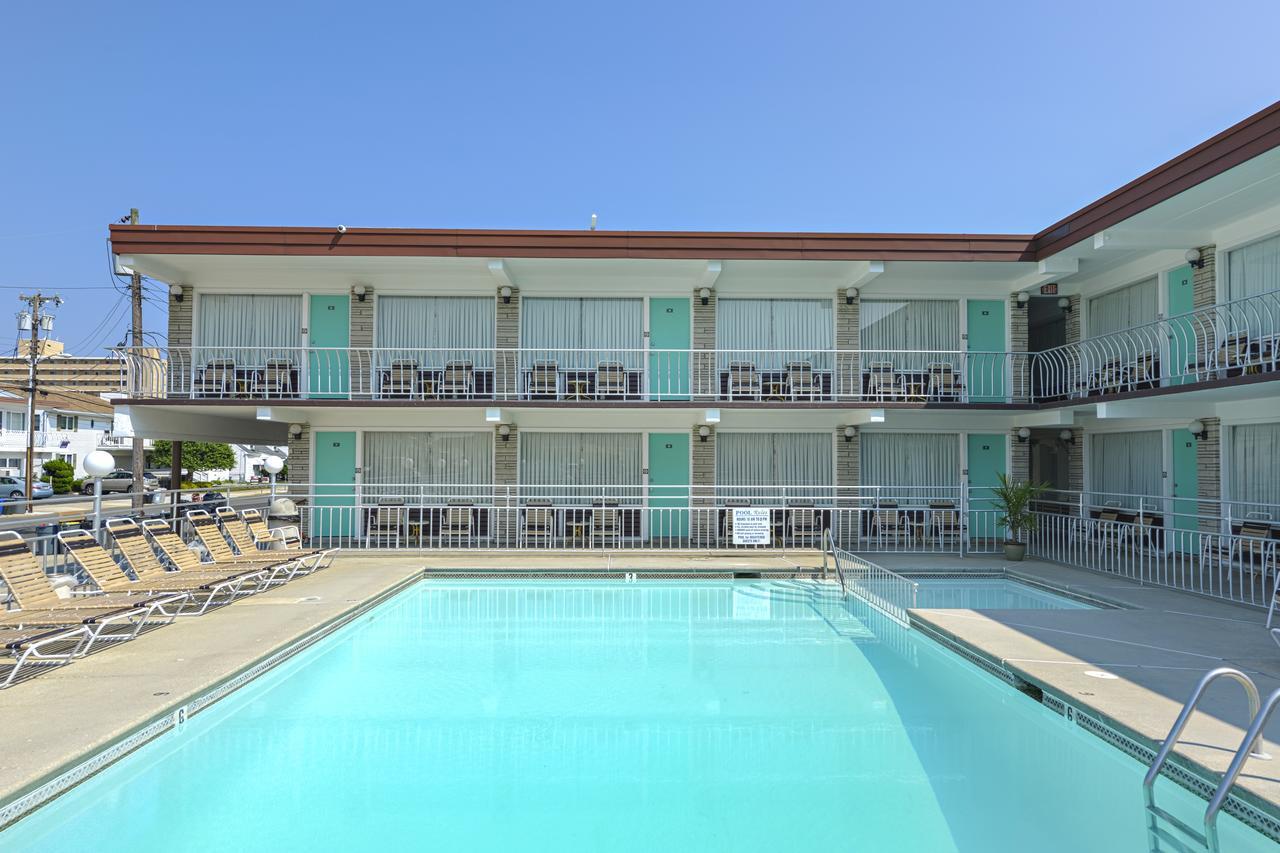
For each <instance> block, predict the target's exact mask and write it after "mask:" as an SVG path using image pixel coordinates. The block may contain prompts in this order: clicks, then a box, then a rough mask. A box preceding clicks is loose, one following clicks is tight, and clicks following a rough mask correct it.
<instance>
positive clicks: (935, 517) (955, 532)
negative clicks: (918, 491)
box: [929, 504, 964, 548]
mask: <svg viewBox="0 0 1280 853" xmlns="http://www.w3.org/2000/svg"><path fill="white" fill-rule="evenodd" d="M963 534H964V527H963V525H961V523H960V513H959V512H957V511H956V510H955V509H954V508H950V509H946V508H934V507H933V506H932V504H931V505H930V509H929V538H930V539H933V540H934V541H936V542H937V543H938V547H939V548H946V547H947V545H954V544H958V543H959V542H960V537H961V536H962V535H963Z"/></svg>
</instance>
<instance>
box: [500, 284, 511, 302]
mask: <svg viewBox="0 0 1280 853" xmlns="http://www.w3.org/2000/svg"><path fill="white" fill-rule="evenodd" d="M498 295H499V296H501V297H502V304H503V305H510V304H511V288H509V287H507V286H506V285H505V284H504V285H503V286H502V288H501V289H500V290H499V291H498Z"/></svg>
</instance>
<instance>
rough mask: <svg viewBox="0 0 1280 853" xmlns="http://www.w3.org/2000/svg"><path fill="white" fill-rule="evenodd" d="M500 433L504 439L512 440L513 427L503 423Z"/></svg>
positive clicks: (499, 428)
mask: <svg viewBox="0 0 1280 853" xmlns="http://www.w3.org/2000/svg"><path fill="white" fill-rule="evenodd" d="M498 435H499V436H501V437H502V440H503V441H510V440H511V427H510V426H509V425H508V424H503V425H502V426H500V427H498Z"/></svg>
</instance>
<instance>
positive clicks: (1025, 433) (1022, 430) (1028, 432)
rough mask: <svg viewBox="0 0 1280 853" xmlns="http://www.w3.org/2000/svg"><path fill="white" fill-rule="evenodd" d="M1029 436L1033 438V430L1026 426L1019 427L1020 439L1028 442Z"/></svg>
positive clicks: (1024, 442) (1023, 442) (1022, 441)
mask: <svg viewBox="0 0 1280 853" xmlns="http://www.w3.org/2000/svg"><path fill="white" fill-rule="evenodd" d="M1029 438H1031V430H1029V429H1027V428H1026V427H1018V441H1019V442H1021V443H1022V444H1026V443H1027V439H1029Z"/></svg>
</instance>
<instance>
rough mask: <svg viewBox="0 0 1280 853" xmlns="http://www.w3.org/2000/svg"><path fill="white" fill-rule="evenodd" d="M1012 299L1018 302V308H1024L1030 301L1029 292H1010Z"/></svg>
mask: <svg viewBox="0 0 1280 853" xmlns="http://www.w3.org/2000/svg"><path fill="white" fill-rule="evenodd" d="M1010 296H1011V297H1012V299H1013V301H1014V302H1016V303H1018V307H1019V308H1026V307H1027V303H1028V302H1030V301H1031V294H1030V293H1027V292H1026V291H1025V290H1019V291H1018V292H1017V293H1013V294H1010Z"/></svg>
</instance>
